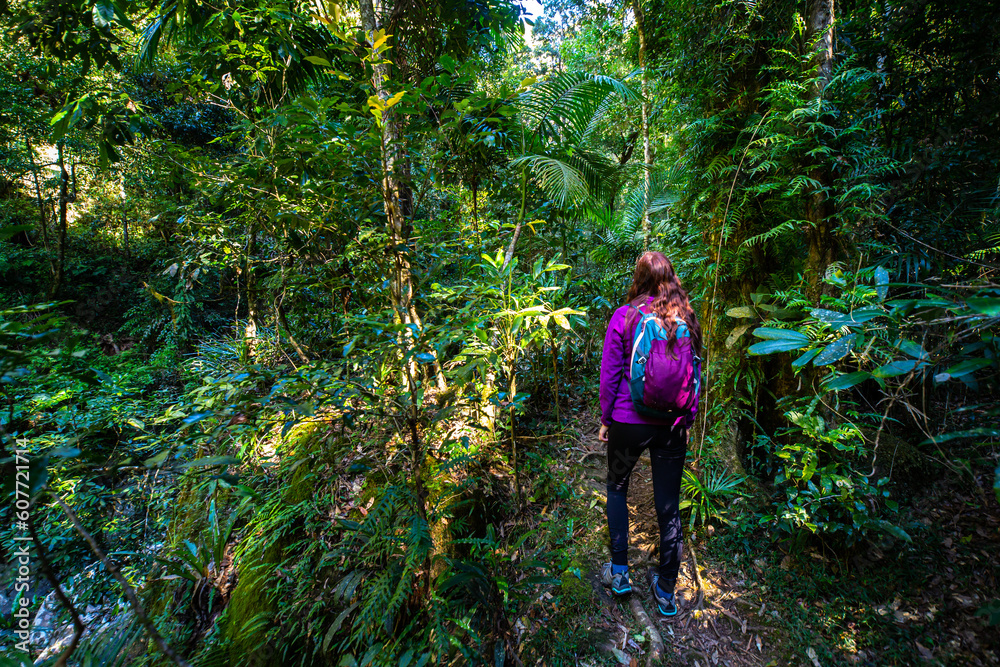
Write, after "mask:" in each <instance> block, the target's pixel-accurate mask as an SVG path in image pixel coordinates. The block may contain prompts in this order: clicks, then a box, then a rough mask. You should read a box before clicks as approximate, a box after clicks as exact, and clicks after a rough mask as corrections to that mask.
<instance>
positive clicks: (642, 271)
mask: <svg viewBox="0 0 1000 667" xmlns="http://www.w3.org/2000/svg"><path fill="white" fill-rule="evenodd" d="M649 297H653V303H652V312H654V313H656V315H657V317H658V318H659V319H660V322H661V323H662V324H663V328H664V329H666V331H667V333H668V334H669V335H670V340H671V341H672V340H673V339H674V335H675V333H676V332H677V322H676V321H675V320H674V318H675V317H679V318H680V319H682V320H684V322H686V323H687V326H688V331H690V332H691V344H692V345H693V346H694V350H695V353H696V354H699V355H700V354H701V324H699V323H698V317H697V316H696V315H695V314H694V310H693V309H692V308H691V301H690V300H689V299H688V294H687V291H685V289H684V287H683V286H682V285H681V280H680V278H678V277H677V273H675V272H674V265H673V264H671V263H670V260H669V259H667V256H666V255H664V254H663V253H662V252H656V251H655V250H651V251H649V252H645V253H643V254H642V256H641V257H639V259H638V261H636V263H635V273H634V274H633V275H632V286H631V287H629V290H628V296H627V297H625V301H626V303H630V304H632V305H633V306H636V307H639V306H644V305H646V302H647V301H648V300H649ZM629 314H630V315H632V311H631V310H630V311H629ZM625 321H626V322H627V323H631V322H635V319H634V318H626V320H625ZM668 345H670V347H673V344H672V343H668Z"/></svg>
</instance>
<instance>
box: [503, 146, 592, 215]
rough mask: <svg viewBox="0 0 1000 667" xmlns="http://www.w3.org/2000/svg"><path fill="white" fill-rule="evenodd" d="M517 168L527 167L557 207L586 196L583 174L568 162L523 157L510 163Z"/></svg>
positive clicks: (533, 156)
mask: <svg viewBox="0 0 1000 667" xmlns="http://www.w3.org/2000/svg"><path fill="white" fill-rule="evenodd" d="M511 165H512V166H514V167H515V168H517V167H527V168H528V169H529V172H530V173H531V175H532V177H533V178H534V179H535V180H536V181H537V182H538V185H539V186H540V187H541V188H542V190H544V191H545V194H547V195H548V196H549V197H551V198H552V200H553V201H554V202H555V203H556V205H557V206H560V207H562V206H565V205H566V203H567V202H569V201H571V200H573V199H581V198H583V197H586V196H587V193H588V189H587V181H586V179H585V178H584V175H583V173H582V172H581V171H580V170H579V169H578V168H576V167H574V166H573V165H571V164H570V163H569V162H567V161H565V160H560V159H558V158H554V157H550V156H548V155H538V154H530V155H523V156H521V157H519V158H517V159H515V160H513V161H512V162H511Z"/></svg>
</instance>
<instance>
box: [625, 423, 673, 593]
mask: <svg viewBox="0 0 1000 667" xmlns="http://www.w3.org/2000/svg"><path fill="white" fill-rule="evenodd" d="M646 448H649V459H650V461H651V463H652V467H653V501H654V503H655V505H656V519H657V521H658V523H659V525H660V588H662V589H663V590H664V591H666V592H667V593H669V592H671V591H672V590H673V589H674V585H675V584H676V583H677V572H678V570H679V569H680V566H681V549H682V547H683V543H684V534H683V532H682V530H681V513H680V507H679V505H680V493H681V474H682V472H683V470H684V457H685V456H686V455H687V429H686V428H684V427H683V426H676V427H670V426H653V425H650V424H620V423H618V422H614V423H613V424H612V425H611V427H610V429H609V431H608V532H609V534H610V535H611V562H612V563H614V564H616V565H628V528H629V516H628V502H627V500H626V497H627V495H628V482H629V478H630V477H631V476H632V469H633V468H634V467H635V464H636V462H637V461H638V460H639V456H641V455H642V452H643V451H644V450H645V449H646Z"/></svg>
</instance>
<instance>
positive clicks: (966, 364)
mask: <svg viewBox="0 0 1000 667" xmlns="http://www.w3.org/2000/svg"><path fill="white" fill-rule="evenodd" d="M991 365H993V361H992V360H990V359H966V360H965V361H960V362H958V363H957V364H955V365H954V366H952V367H951V368H949V369H948V370H946V371H945V373H947V374H948V375H950V376H951V377H961V376H963V375H968V374H969V373H973V372H975V371H978V370H979V369H981V368H986V367H987V366H991Z"/></svg>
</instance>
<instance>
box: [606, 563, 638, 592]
mask: <svg viewBox="0 0 1000 667" xmlns="http://www.w3.org/2000/svg"><path fill="white" fill-rule="evenodd" d="M601 583H602V584H604V585H605V586H610V587H611V592H612V593H614V594H615V595H626V594H628V593H631V592H632V584H631V583H629V580H628V570H626V571H624V572H622V573H621V574H615V573H614V572H613V571H612V570H611V563H605V564H604V565H603V566H601Z"/></svg>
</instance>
